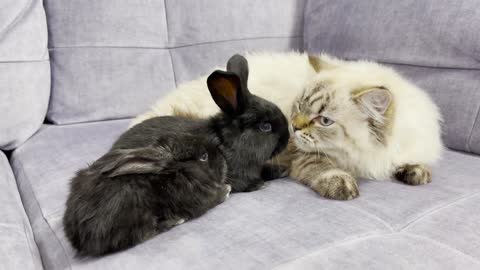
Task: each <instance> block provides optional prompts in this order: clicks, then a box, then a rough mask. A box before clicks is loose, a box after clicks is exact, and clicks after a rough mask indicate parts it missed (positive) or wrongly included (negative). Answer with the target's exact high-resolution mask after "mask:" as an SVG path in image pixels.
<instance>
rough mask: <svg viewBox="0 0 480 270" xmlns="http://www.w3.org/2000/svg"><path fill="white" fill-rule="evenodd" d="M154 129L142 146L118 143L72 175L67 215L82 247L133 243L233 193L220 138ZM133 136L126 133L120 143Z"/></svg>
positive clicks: (99, 251)
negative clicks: (120, 146)
mask: <svg viewBox="0 0 480 270" xmlns="http://www.w3.org/2000/svg"><path fill="white" fill-rule="evenodd" d="M165 120H167V119H165ZM165 122H168V121H165ZM168 124H170V123H168ZM147 129H148V127H147ZM142 130H145V128H144V129H142ZM132 131H133V132H131V134H134V133H135V132H134V131H135V130H132ZM151 131H152V132H155V135H154V136H151V135H153V134H147V135H146V136H145V137H143V138H140V137H139V140H137V141H139V142H141V143H138V144H137V145H136V146H135V147H137V148H119V147H113V148H112V150H110V151H109V152H108V153H107V154H105V155H104V156H102V157H101V158H100V159H98V160H97V161H95V162H94V163H93V164H92V165H91V166H89V167H88V168H86V169H83V170H80V171H79V172H78V173H77V176H76V177H75V178H74V179H73V180H72V183H71V193H70V196H69V198H68V201H67V210H66V212H65V216H64V219H63V222H64V227H65V232H66V235H67V237H68V239H69V240H70V242H71V243H72V245H73V246H74V247H75V248H76V249H77V250H78V251H79V254H80V255H90V256H98V255H103V254H106V253H110V252H114V251H117V250H122V249H125V248H128V247H131V246H133V245H135V244H137V243H140V242H142V241H144V240H147V239H149V238H151V237H153V236H154V235H156V234H158V233H160V232H162V231H166V230H168V229H169V228H171V227H173V226H175V225H177V224H181V223H183V222H184V221H186V220H189V219H192V218H195V217H198V216H200V215H202V214H203V213H205V212H206V211H207V210H209V209H211V208H213V207H214V206H216V205H217V204H219V203H221V202H223V201H224V200H225V199H226V198H227V197H228V194H229V193H230V190H231V187H230V185H227V184H226V183H225V176H226V162H225V159H224V157H223V156H222V153H221V152H220V151H219V149H218V143H217V142H215V141H209V138H206V137H205V136H203V135H191V134H185V133H178V132H177V133H170V132H165V131H164V132H158V130H155V131H153V130H151ZM159 133H161V134H159ZM149 135H150V136H149ZM130 139H131V138H130V137H128V136H122V137H121V138H120V140H119V141H118V142H117V143H118V144H130V143H131V142H132V141H131V140H130Z"/></svg>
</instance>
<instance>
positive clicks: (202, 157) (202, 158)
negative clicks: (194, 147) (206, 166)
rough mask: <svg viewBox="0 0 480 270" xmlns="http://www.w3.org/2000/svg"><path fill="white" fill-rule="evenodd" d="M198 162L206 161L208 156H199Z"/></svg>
mask: <svg viewBox="0 0 480 270" xmlns="http://www.w3.org/2000/svg"><path fill="white" fill-rule="evenodd" d="M198 160H200V161H207V160H208V154H207V153H205V154H203V155H201V156H200V158H199V159H198Z"/></svg>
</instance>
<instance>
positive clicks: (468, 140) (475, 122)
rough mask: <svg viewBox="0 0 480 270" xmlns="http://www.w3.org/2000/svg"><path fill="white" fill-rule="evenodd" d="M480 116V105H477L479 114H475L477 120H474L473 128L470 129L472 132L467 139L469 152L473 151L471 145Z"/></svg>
mask: <svg viewBox="0 0 480 270" xmlns="http://www.w3.org/2000/svg"><path fill="white" fill-rule="evenodd" d="M479 118H480V105H478V107H477V115H476V116H475V120H474V121H473V125H472V129H471V130H470V134H469V135H468V139H467V145H466V148H467V150H468V151H469V152H473V151H472V149H471V147H470V141H471V140H472V137H473V131H474V130H475V127H476V126H477V123H478V121H479Z"/></svg>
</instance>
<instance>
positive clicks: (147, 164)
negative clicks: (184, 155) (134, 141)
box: [101, 147, 172, 177]
mask: <svg viewBox="0 0 480 270" xmlns="http://www.w3.org/2000/svg"><path fill="white" fill-rule="evenodd" d="M171 160H172V156H171V154H170V153H169V152H168V151H166V149H164V148H159V147H156V148H152V147H149V148H147V147H145V148H138V149H117V150H113V151H111V152H109V153H108V154H106V155H105V156H104V158H103V163H104V164H103V166H102V169H101V173H102V174H106V175H108V177H116V176H120V175H127V174H148V173H160V172H161V171H162V170H163V169H164V168H165V166H166V165H167V163H168V162H169V161H171Z"/></svg>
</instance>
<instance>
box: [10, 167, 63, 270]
mask: <svg viewBox="0 0 480 270" xmlns="http://www.w3.org/2000/svg"><path fill="white" fill-rule="evenodd" d="M14 159H16V158H14ZM15 164H16V165H17V166H19V169H20V170H21V172H20V173H21V174H22V175H23V176H24V178H27V175H26V174H25V168H24V167H23V163H22V162H20V161H19V160H18V161H17V162H15ZM14 175H15V182H16V183H17V187H18V182H17V178H18V177H17V175H16V174H15V173H14ZM27 188H28V189H29V190H30V191H31V192H32V194H33V195H34V196H33V199H34V202H35V204H36V206H37V207H38V211H39V213H40V214H41V218H42V219H43V221H44V222H45V223H46V225H47V226H48V229H49V230H50V232H51V233H52V234H53V237H54V238H55V239H56V240H57V242H58V244H59V245H60V247H61V249H62V251H63V255H64V257H65V260H66V262H67V263H68V266H69V269H70V270H72V263H71V262H70V259H69V258H68V256H67V251H66V249H65V247H64V246H63V244H62V242H61V241H60V239H59V238H58V236H57V235H56V234H55V232H54V230H53V229H52V227H51V226H50V223H49V222H48V220H47V219H46V218H45V216H44V213H43V211H42V208H41V207H40V203H39V202H38V200H37V196H36V194H35V192H34V190H33V188H32V185H31V183H30V181H27ZM19 194H20V199H21V200H22V205H24V203H23V199H22V194H21V193H20V190H19ZM24 208H25V205H24ZM27 217H28V219H29V222H30V224H31V226H32V233H33V237H34V239H35V233H34V232H33V225H34V224H33V223H32V221H31V220H30V217H29V215H28V214H27ZM37 226H38V222H37ZM35 244H36V245H37V247H38V243H37V241H35ZM39 255H40V258H41V261H42V266H43V268H45V264H44V260H43V259H44V258H43V256H42V253H41V252H40V250H39Z"/></svg>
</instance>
